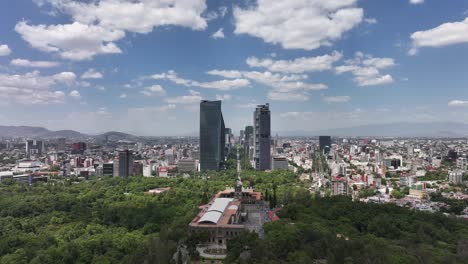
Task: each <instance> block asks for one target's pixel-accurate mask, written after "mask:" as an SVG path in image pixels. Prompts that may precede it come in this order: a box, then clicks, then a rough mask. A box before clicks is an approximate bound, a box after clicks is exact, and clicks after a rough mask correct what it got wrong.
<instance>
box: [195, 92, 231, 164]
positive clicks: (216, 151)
mask: <svg viewBox="0 0 468 264" xmlns="http://www.w3.org/2000/svg"><path fill="white" fill-rule="evenodd" d="M199 140H200V170H201V171H205V170H220V169H222V168H223V167H224V161H225V145H226V135H225V126H224V119H223V113H222V112H221V101H206V100H203V101H201V102H200V137H199Z"/></svg>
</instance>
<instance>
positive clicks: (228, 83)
mask: <svg viewBox="0 0 468 264" xmlns="http://www.w3.org/2000/svg"><path fill="white" fill-rule="evenodd" d="M151 78H152V79H155V80H169V81H171V82H174V83H176V84H180V85H184V86H187V87H201V88H207V89H216V90H224V91H227V90H233V89H238V88H242V87H246V86H248V85H250V82H249V80H247V79H242V78H238V79H232V80H217V81H208V82H199V81H193V80H189V79H184V78H180V77H178V76H177V73H176V72H175V71H172V70H171V71H168V72H165V73H160V74H153V75H152V76H151Z"/></svg>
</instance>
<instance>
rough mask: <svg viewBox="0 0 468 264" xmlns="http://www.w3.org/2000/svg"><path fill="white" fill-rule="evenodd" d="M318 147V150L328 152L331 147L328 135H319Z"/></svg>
mask: <svg viewBox="0 0 468 264" xmlns="http://www.w3.org/2000/svg"><path fill="white" fill-rule="evenodd" d="M319 148H320V151H322V152H325V153H328V152H330V148H331V137H330V136H319Z"/></svg>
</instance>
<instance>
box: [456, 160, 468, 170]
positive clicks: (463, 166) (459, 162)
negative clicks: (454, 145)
mask: <svg viewBox="0 0 468 264" xmlns="http://www.w3.org/2000/svg"><path fill="white" fill-rule="evenodd" d="M457 168H459V169H460V170H466V169H467V163H466V158H465V157H459V158H458V159H457Z"/></svg>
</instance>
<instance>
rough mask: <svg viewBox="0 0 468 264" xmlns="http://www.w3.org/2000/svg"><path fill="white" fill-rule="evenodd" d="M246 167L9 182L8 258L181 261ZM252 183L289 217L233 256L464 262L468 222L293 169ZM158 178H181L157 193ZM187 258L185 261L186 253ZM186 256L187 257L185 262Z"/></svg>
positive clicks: (1, 258) (0, 187) (253, 175)
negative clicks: (365, 198) (306, 180)
mask: <svg viewBox="0 0 468 264" xmlns="http://www.w3.org/2000/svg"><path fill="white" fill-rule="evenodd" d="M235 177H236V173H235V171H234V170H232V169H231V170H228V171H225V172H220V173H208V174H206V173H201V174H195V175H191V177H188V178H182V177H179V178H171V179H163V178H144V177H131V178H128V179H125V178H93V179H90V180H88V181H79V180H78V179H74V178H69V179H52V180H51V181H49V183H47V184H46V183H38V184H35V185H32V186H27V185H22V184H17V183H14V182H8V181H6V182H3V183H1V184H0V208H1V210H0V237H1V239H0V263H174V262H176V261H174V256H176V255H177V253H176V252H177V249H178V247H179V245H181V244H184V245H187V246H188V247H187V248H188V250H189V253H190V254H191V256H192V258H193V259H197V254H196V252H195V250H194V245H195V244H196V243H197V241H198V239H200V238H198V237H192V236H190V235H189V233H188V232H187V228H188V223H189V222H190V221H191V219H192V218H193V217H194V216H195V215H196V213H197V212H198V206H199V205H200V204H202V203H204V202H206V201H207V200H208V199H209V197H211V196H212V195H213V194H215V193H216V192H217V191H219V190H222V189H224V188H226V187H228V186H231V185H232V184H233V183H234V180H235ZM242 179H243V181H244V185H246V186H255V187H256V189H258V190H260V191H262V192H269V193H270V194H272V193H273V191H272V190H273V189H275V193H276V194H277V198H275V199H277V204H278V206H283V205H284V207H283V209H282V210H281V211H280V212H279V216H280V217H281V219H282V220H281V221H278V222H274V223H268V224H266V226H265V231H266V239H265V240H259V239H258V238H257V236H256V235H255V234H250V233H245V234H243V235H242V236H241V237H239V238H238V239H235V240H232V241H231V242H230V243H229V244H228V247H229V255H228V258H227V259H226V262H227V263H275V262H276V263H312V262H313V261H315V260H327V261H328V263H457V262H458V263H462V262H463V261H464V260H466V259H467V258H468V224H467V223H463V222H460V221H457V220H454V219H449V218H447V217H445V216H443V215H441V214H427V213H417V212H412V211H409V210H407V209H404V208H399V207H396V206H393V205H367V204H362V203H355V202H352V201H350V200H349V199H348V198H345V197H335V198H315V197H314V196H311V195H310V194H309V193H308V192H307V191H306V190H305V189H304V188H303V187H304V185H303V183H301V182H299V181H298V179H297V176H296V175H295V174H294V173H292V172H289V171H276V172H273V173H268V172H255V171H249V170H246V171H244V172H243V173H242ZM156 187H171V189H170V190H169V191H167V192H165V193H163V194H159V195H148V194H144V192H145V191H147V190H149V189H152V188H156ZM176 263H177V262H176ZM179 263H180V262H179Z"/></svg>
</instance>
